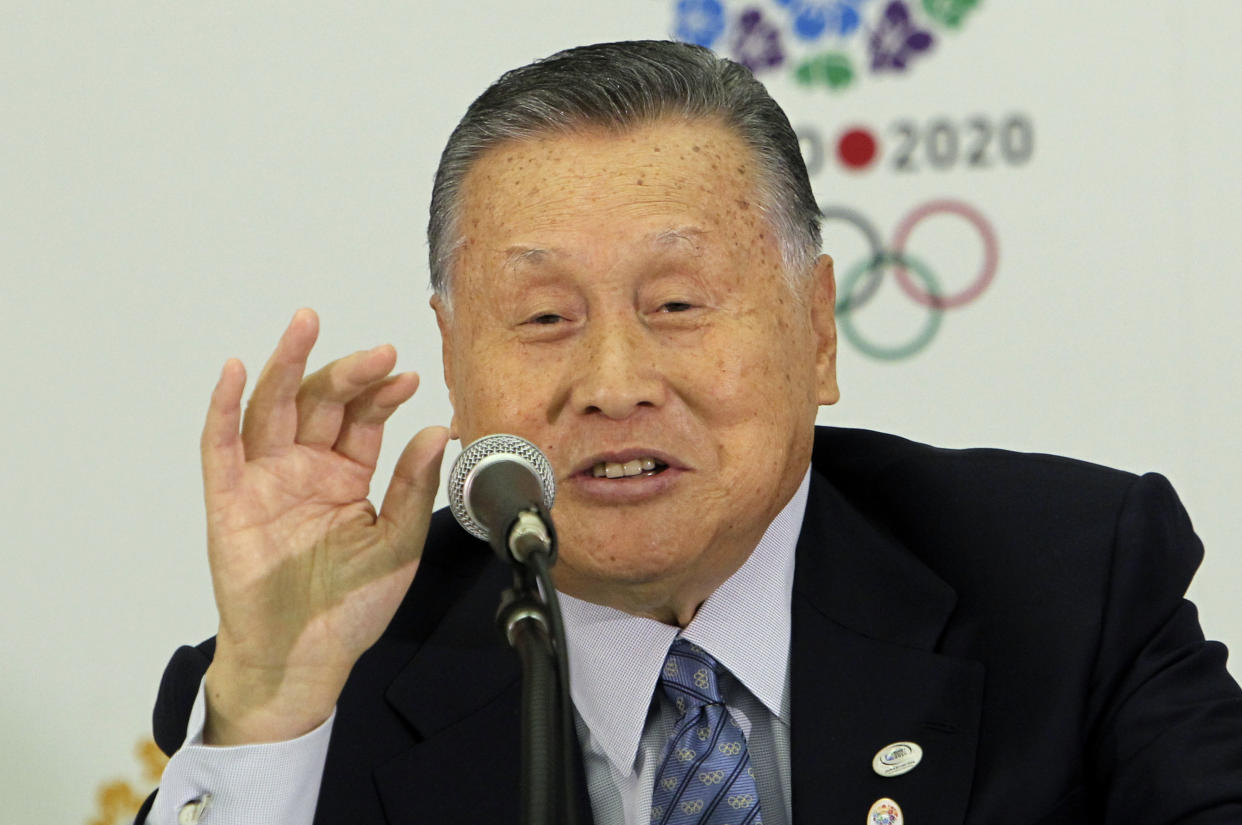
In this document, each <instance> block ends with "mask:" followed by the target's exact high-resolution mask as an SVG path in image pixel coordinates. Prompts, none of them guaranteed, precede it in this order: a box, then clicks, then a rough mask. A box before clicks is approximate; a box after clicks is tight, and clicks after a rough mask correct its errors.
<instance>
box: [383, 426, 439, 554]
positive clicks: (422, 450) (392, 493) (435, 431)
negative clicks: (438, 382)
mask: <svg viewBox="0 0 1242 825" xmlns="http://www.w3.org/2000/svg"><path fill="white" fill-rule="evenodd" d="M446 444H448V430H447V429H446V428H444V427H427V428H426V429H423V430H420V431H419V432H418V434H417V435H415V436H414V437H413V438H412V439H410V443H409V444H407V445H406V447H405V450H404V451H403V452H402V453H401V458H399V459H397V466H396V469H394V470H393V473H392V481H391V482H389V484H388V492H387V493H385V494H384V504H383V506H382V507H381V508H380V513H379V518H380V521H382V522H387V523H388V525H389V526H390V528H391V529H392V530H393V532H394V533H395V534H396V539H397V540H396V541H394V542H393V547H394V548H395V549H396V550H397V552H398V553H401V554H408V555H409V557H410V559H415V558H417V557H418V556H419V555H420V554H421V553H422V550H423V542H422V539H421V538H420V539H418V540H417V541H413V540H403V539H406V538H407V535H408V534H409V533H410V532H411V531H413V530H416V529H422V530H425V529H426V527H427V524H426V520H427V518H428V517H429V516H430V514H431V507H432V504H433V502H434V501H435V496H436V490H437V489H438V488H439V486H440V463H441V462H442V461H443V460H444V446H445V445H446Z"/></svg>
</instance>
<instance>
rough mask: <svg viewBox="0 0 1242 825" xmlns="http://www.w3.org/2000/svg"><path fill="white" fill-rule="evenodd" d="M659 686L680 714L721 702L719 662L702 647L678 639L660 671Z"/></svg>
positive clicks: (670, 649)
mask: <svg viewBox="0 0 1242 825" xmlns="http://www.w3.org/2000/svg"><path fill="white" fill-rule="evenodd" d="M660 686H661V687H662V688H663V689H664V695H665V696H667V697H668V698H669V699H670V700H671V701H672V702H673V704H674V705H676V706H677V710H678V712H680V713H681V714H683V715H684V714H686V713H689V712H690V711H693V710H696V709H698V708H701V707H703V706H704V705H714V704H720V703H721V702H722V701H723V699H721V697H720V681H719V665H718V664H717V662H716V660H715V659H713V658H712V657H711V655H710V654H708V652H707V651H706V650H704V649H703V648H701V647H699V646H698V645H696V644H693V643H692V642H689V641H686V640H685V639H677V640H676V641H675V642H673V646H672V647H671V648H669V651H668V656H666V657H665V659H664V669H663V670H662V671H661V672H660Z"/></svg>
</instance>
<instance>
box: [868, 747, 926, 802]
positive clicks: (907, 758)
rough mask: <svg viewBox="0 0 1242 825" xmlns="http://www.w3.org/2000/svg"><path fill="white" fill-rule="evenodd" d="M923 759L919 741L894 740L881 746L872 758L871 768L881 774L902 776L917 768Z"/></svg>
mask: <svg viewBox="0 0 1242 825" xmlns="http://www.w3.org/2000/svg"><path fill="white" fill-rule="evenodd" d="M922 761H923V749H922V748H921V747H919V745H918V743H916V742H894V743H893V744H891V745H885V746H884V747H882V748H880V752H879V753H877V754H876V755H875V758H874V759H872V760H871V769H872V770H873V771H875V772H876V773H878V774H879V775H880V776H901V775H902V774H903V773H909V772H910V771H912V770H914V769H915V768H917V767H918V765H919V763H920V762H922ZM881 801H883V800H881Z"/></svg>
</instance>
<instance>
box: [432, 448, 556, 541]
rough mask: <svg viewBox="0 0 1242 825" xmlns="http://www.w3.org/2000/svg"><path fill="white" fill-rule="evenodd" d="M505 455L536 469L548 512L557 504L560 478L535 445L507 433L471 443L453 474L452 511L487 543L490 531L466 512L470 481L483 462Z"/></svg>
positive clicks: (458, 519)
mask: <svg viewBox="0 0 1242 825" xmlns="http://www.w3.org/2000/svg"><path fill="white" fill-rule="evenodd" d="M501 453H505V454H508V455H514V456H517V457H518V458H521V459H523V460H524V461H526V462H527V463H528V464H530V466H531V467H532V468H534V470H535V474H536V475H537V476H538V477H539V490H540V492H541V493H542V494H543V501H542V504H543V506H544V507H545V508H546V509H548V510H551V509H552V503H553V502H554V501H556V476H554V475H552V465H550V464H548V459H547V458H545V457H544V455H543V453H542V452H540V451H539V448H538V447H536V446H535V445H534V444H531V443H530V442H529V441H527V440H526V439H524V438H519V437H518V436H516V435H508V434H507V433H496V434H495V435H485V436H483V437H482V438H479V439H476V440H474V441H472V442H470V444H468V445H467V446H466V448H465V449H464V450H462V451H461V455H459V456H457V460H456V461H454V462H453V469H452V470H451V471H450V472H449V479H448V498H449V507H450V509H451V510H452V511H453V518H455V519H457V523H458V524H460V525H461V526H462V527H464V528H465V529H466V531H467V532H469V533H470V534H471V535H472V536H474V537H475V538H479V539H482V540H483V541H487V539H488V534H487V528H486V527H484V526H483V525H482V524H480V523H479V522H478V521H477V520H475V518H474V517H473V516H472V515H470V511H469V510H468V509H467V508H466V481H467V479H469V478H470V473H471V472H472V471H473V470H474V468H475V467H476V466H478V464H479V462H480V461H482V460H483V459H485V458H487V457H488V456H493V455H498V454H501Z"/></svg>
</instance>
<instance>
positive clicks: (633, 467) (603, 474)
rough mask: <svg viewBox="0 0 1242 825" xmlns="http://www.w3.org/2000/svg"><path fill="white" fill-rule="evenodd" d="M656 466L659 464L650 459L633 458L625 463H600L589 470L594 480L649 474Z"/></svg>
mask: <svg viewBox="0 0 1242 825" xmlns="http://www.w3.org/2000/svg"><path fill="white" fill-rule="evenodd" d="M657 466H659V463H658V462H657V461H656V460H655V459H654V458H650V457H647V458H635V459H633V460H631V461H626V462H625V463H621V462H619V461H601V462H600V463H598V464H596V465H595V466H594V467H593V468H592V469H591V474H592V475H594V476H595V477H596V478H628V477H630V476H636V475H641V474H642V473H649V472H651V471H652V470H654V469H655V468H656V467H657Z"/></svg>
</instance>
